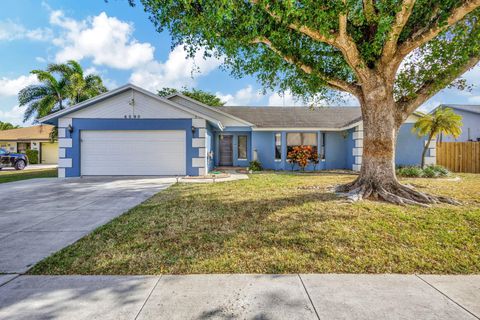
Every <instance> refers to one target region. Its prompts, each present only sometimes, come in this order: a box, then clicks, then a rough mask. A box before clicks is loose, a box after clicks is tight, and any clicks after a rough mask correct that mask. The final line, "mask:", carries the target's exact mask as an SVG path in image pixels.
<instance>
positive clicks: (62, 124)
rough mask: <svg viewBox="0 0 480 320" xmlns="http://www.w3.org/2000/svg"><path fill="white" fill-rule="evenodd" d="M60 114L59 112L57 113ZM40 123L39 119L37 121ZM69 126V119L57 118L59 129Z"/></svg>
mask: <svg viewBox="0 0 480 320" xmlns="http://www.w3.org/2000/svg"><path fill="white" fill-rule="evenodd" d="M59 112H60V111H59ZM39 121H41V119H40V120H39ZM69 125H70V126H71V125H72V118H69V117H62V118H59V119H58V126H59V127H60V128H66V127H68V126H69Z"/></svg>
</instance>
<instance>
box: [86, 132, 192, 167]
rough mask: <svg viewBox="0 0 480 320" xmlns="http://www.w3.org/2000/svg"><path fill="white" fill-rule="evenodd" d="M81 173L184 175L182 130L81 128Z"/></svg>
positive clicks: (184, 145)
mask: <svg viewBox="0 0 480 320" xmlns="http://www.w3.org/2000/svg"><path fill="white" fill-rule="evenodd" d="M80 145H81V150H80V158H81V162H80V165H81V167H80V168H81V174H82V175H83V176H98V175H102V176H117V175H120V176H144V175H145V176H150V175H185V172H186V170H185V163H186V160H185V159H186V154H185V153H186V151H185V150H186V143H185V131H164V130H161V131H160V130H154V131H150V130H148V131H147V130H138V131H123V130H122V131H90V130H88V131H82V133H81V144H80Z"/></svg>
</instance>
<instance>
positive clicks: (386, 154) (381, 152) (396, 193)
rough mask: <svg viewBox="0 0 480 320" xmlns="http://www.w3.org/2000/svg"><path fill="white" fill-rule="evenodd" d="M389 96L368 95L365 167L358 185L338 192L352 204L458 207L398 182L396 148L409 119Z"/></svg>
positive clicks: (377, 90)
mask: <svg viewBox="0 0 480 320" xmlns="http://www.w3.org/2000/svg"><path fill="white" fill-rule="evenodd" d="M388 92H389V90H387V88H385V87H382V86H377V87H374V88H372V90H371V92H370V93H369V94H365V95H364V99H363V101H362V119H363V155H362V167H361V170H360V174H359V176H358V178H357V179H356V180H355V181H353V182H351V183H348V184H346V185H341V186H338V187H337V191H338V192H340V193H342V194H344V195H345V196H347V197H348V198H349V199H350V200H352V201H357V200H361V199H363V198H369V197H374V198H376V199H382V200H385V201H387V202H392V203H396V204H402V205H403V204H419V205H428V204H430V203H437V202H448V203H452V204H457V202H456V201H454V200H451V199H448V198H444V197H435V196H431V195H427V194H423V193H421V192H418V191H415V190H413V189H412V188H410V187H406V186H403V185H401V184H400V183H399V182H398V180H397V177H396V174H395V145H396V140H397V134H398V130H399V128H400V126H401V124H402V123H403V120H404V118H405V117H402V115H401V114H399V112H398V111H397V110H396V104H395V102H394V100H393V94H388ZM390 97H391V98H390ZM366 106H368V107H366Z"/></svg>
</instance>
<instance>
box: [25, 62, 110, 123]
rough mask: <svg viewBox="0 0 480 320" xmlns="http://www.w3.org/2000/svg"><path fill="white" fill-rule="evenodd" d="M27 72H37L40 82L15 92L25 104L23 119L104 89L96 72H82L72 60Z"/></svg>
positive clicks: (36, 116) (93, 95)
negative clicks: (87, 73)
mask: <svg viewBox="0 0 480 320" xmlns="http://www.w3.org/2000/svg"><path fill="white" fill-rule="evenodd" d="M30 73H31V74H35V75H36V76H37V78H38V80H39V81H40V84H36V85H30V86H27V87H25V88H23V89H22V90H20V92H19V93H18V101H19V103H20V106H27V109H26V110H25V113H24V121H27V120H28V119H30V118H32V117H34V118H35V119H37V118H41V117H44V116H46V115H48V114H50V113H52V112H56V111H58V110H62V109H64V108H65V107H66V106H70V105H74V104H76V103H79V102H82V101H84V100H87V99H90V98H93V97H95V96H96V95H99V94H100V93H103V92H106V91H107V88H106V87H105V86H104V85H103V81H102V79H101V78H100V76H98V75H95V74H89V75H85V74H84V72H83V68H82V66H81V65H80V64H79V63H78V62H76V61H73V60H70V61H68V62H67V63H62V64H50V65H49V66H48V67H47V69H46V70H32V71H31V72H30Z"/></svg>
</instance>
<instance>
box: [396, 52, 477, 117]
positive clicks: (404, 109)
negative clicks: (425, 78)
mask: <svg viewBox="0 0 480 320" xmlns="http://www.w3.org/2000/svg"><path fill="white" fill-rule="evenodd" d="M479 61H480V56H475V57H472V58H470V59H469V60H468V61H467V63H465V65H464V66H463V67H462V68H459V69H458V70H457V71H456V72H453V73H452V74H451V75H449V76H447V77H445V78H444V79H443V80H442V82H443V83H446V84H450V83H452V82H453V81H454V80H455V79H457V78H458V77H460V76H461V75H462V74H464V73H465V72H467V71H468V70H470V69H471V68H473V67H475V66H476V65H477V63H478V62H479ZM443 88H444V86H439V82H438V81H429V82H427V83H424V84H423V85H422V86H421V87H420V88H419V89H418V90H417V92H416V93H415V95H414V96H413V98H411V99H400V100H399V101H397V109H398V110H399V111H400V112H401V113H402V114H403V115H404V117H408V116H409V115H410V114H411V113H412V112H413V111H415V110H416V109H417V108H418V107H419V106H420V105H421V104H422V103H424V102H425V101H427V100H428V99H430V98H431V97H433V96H434V95H435V94H437V93H438V91H440V90H441V89H443Z"/></svg>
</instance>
